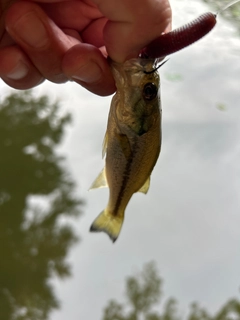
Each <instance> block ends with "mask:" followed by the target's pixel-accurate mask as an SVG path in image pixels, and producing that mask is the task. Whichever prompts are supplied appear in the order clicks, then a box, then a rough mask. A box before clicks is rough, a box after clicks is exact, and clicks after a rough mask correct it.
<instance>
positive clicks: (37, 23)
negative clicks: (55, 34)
mask: <svg viewBox="0 0 240 320" xmlns="http://www.w3.org/2000/svg"><path fill="white" fill-rule="evenodd" d="M13 28H14V31H15V32H16V33H17V34H18V36H19V37H20V38H21V39H22V40H23V41H24V42H26V43H27V44H28V45H30V46H32V47H34V48H42V47H45V46H46V45H47V44H48V34H47V31H46V29H45V26H44V24H43V22H42V21H41V19H40V18H39V17H38V16H37V14H35V12H29V13H26V14H25V15H23V16H22V17H21V18H20V19H18V21H17V22H16V23H15V25H14V26H13Z"/></svg>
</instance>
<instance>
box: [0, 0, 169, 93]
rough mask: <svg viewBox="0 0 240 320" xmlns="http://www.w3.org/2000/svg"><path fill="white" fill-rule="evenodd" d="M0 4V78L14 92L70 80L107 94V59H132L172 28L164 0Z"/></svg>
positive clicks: (109, 83) (110, 81) (109, 81)
mask: <svg viewBox="0 0 240 320" xmlns="http://www.w3.org/2000/svg"><path fill="white" fill-rule="evenodd" d="M0 3H1V8H0V10H1V11H0V13H1V19H0V36H1V38H0V77H1V78H2V79H3V80H4V81H5V82H6V83H7V84H8V85H9V86H11V87H13V88H16V89H28V88H32V87H34V86H36V85H38V84H39V83H41V82H42V81H44V80H45V79H48V80H50V81H52V82H55V83H63V82H66V81H68V80H74V81H76V82H77V83H79V84H81V85H82V86H83V87H85V88H86V89H88V90H90V91H91V92H93V93H95V94H98V95H108V94H111V93H113V92H114V91H115V84H114V80H113V77H112V73H111V70H110V66H109V61H108V59H107V57H108V56H109V57H110V58H111V59H112V60H114V61H117V62H124V61H125V60H127V59H129V58H132V57H137V56H138V54H139V52H140V50H141V49H142V48H143V47H145V46H146V45H147V44H148V43H150V42H151V41H152V40H154V39H155V38H156V37H158V36H159V35H160V34H161V33H163V32H168V31H170V29H171V9H170V5H169V2H168V0H114V1H113V0H63V1H58V2H55V1H54V0H45V1H44V0H43V1H42V2H40V1H38V2H34V1H25V0H23V1H17V2H14V3H13V4H12V3H10V2H9V0H5V1H4V2H3V1H2V2H1V0H0ZM3 21H5V23H3Z"/></svg>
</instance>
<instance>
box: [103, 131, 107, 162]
mask: <svg viewBox="0 0 240 320" xmlns="http://www.w3.org/2000/svg"><path fill="white" fill-rule="evenodd" d="M107 143H108V134H107V132H106V133H105V136H104V139H103V144H102V157H103V158H104V156H105V154H106V151H107Z"/></svg>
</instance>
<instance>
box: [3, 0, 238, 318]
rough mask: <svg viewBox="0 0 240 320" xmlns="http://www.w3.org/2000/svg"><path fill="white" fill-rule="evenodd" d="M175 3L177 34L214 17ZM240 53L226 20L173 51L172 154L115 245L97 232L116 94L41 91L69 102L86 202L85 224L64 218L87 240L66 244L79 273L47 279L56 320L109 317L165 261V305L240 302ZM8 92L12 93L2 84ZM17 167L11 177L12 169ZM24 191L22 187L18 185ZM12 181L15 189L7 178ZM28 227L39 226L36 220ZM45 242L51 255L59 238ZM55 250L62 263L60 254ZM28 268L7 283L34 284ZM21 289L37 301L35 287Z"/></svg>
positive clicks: (165, 78)
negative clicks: (131, 285)
mask: <svg viewBox="0 0 240 320" xmlns="http://www.w3.org/2000/svg"><path fill="white" fill-rule="evenodd" d="M171 3H172V9H173V28H176V27H177V26H180V25H182V24H184V23H186V22H188V21H190V20H192V19H194V18H196V17H197V16H199V15H200V14H201V13H203V12H206V11H214V9H213V7H209V4H207V3H203V2H200V1H193V0H192V1H187V0H184V1H177V0H173V1H171ZM239 57H240V37H239V32H238V28H237V26H236V25H234V24H233V23H232V22H231V21H230V20H226V19H225V18H224V17H222V16H219V17H218V23H217V26H216V27H215V29H214V30H213V31H212V32H211V33H210V34H209V35H208V36H206V37H205V38H204V39H202V40H201V41H199V42H198V43H196V44H194V45H193V46H191V47H189V48H187V49H185V50H183V51H181V52H179V53H176V54H174V55H172V56H171V57H170V60H169V61H168V62H167V63H166V64H165V65H164V66H163V67H162V68H161V69H160V76H161V97H162V109H163V144H162V151H161V155H160V157H159V160H158V163H157V165H156V167H155V168H154V171H153V173H152V177H151V186H150V190H149V192H148V194H147V195H146V196H145V195H143V194H136V195H134V196H133V198H132V199H131V201H130V203H129V205H128V207H127V210H126V216H125V221H124V225H123V229H122V231H121V234H120V237H119V239H118V240H117V242H116V243H115V244H112V242H111V241H110V240H109V238H108V237H107V236H106V235H105V234H103V233H97V234H92V233H89V226H90V225H91V223H92V221H93V220H94V219H95V217H96V216H97V215H98V214H99V213H100V211H102V210H103V208H104V207H105V206H106V203H107V199H108V190H107V189H97V190H94V191H91V192H88V189H89V186H90V185H91V183H92V181H93V180H94V179H95V177H96V176H97V174H98V173H99V172H100V170H101V169H102V167H103V165H104V161H103V160H102V159H101V146H102V139H103V137H104V133H105V129H106V122H107V116H108V111H109V105H110V101H111V97H105V98H102V97H98V96H96V95H93V94H91V93H89V92H87V91H86V90H84V89H83V88H81V87H79V86H78V85H76V84H74V83H68V84H64V85H54V84H50V83H44V84H42V85H41V86H39V87H38V88H35V89H34V90H33V93H34V95H35V96H36V97H39V96H41V95H43V94H47V95H49V96H50V98H51V100H52V101H54V100H55V99H57V100H58V101H60V102H61V106H62V109H61V110H62V111H64V112H65V111H68V112H70V113H71V114H72V115H73V122H72V123H71V124H70V125H68V126H67V130H66V134H65V136H64V139H63V142H62V143H61V145H60V146H59V147H58V153H59V154H60V155H64V156H65V157H66V160H65V161H64V165H65V167H66V170H67V171H68V172H69V173H70V175H71V179H72V180H73V181H74V182H75V184H76V188H75V193H74V194H75V195H76V197H77V198H80V199H81V200H84V202H85V203H84V205H81V211H82V215H80V216H79V218H69V219H67V218H66V217H65V218H64V217H63V218H60V221H59V224H60V225H64V224H65V223H67V224H68V225H69V226H71V228H72V230H73V231H74V233H75V234H76V235H78V236H79V238H80V240H79V241H78V242H76V243H75V245H73V246H72V245H70V244H69V246H67V247H66V248H65V249H66V252H65V254H64V255H66V260H67V262H68V263H69V265H70V267H71V276H69V277H66V278H65V279H64V280H63V279H61V278H60V277H58V276H56V275H54V274H53V275H51V274H50V275H48V277H47V279H48V282H47V283H48V284H50V285H51V286H53V290H54V291H53V292H54V296H55V297H56V298H57V299H58V300H59V305H60V308H59V309H56V310H54V312H52V313H49V314H48V316H49V318H50V319H52V320H65V319H71V320H78V319H101V316H102V310H103V308H104V306H105V305H106V303H107V301H108V300H109V299H112V298H115V299H117V300H120V301H122V300H123V294H124V279H125V277H126V276H127V275H129V274H132V273H134V272H135V271H137V270H140V269H141V268H142V265H143V264H144V263H146V262H148V261H151V260H154V261H156V263H157V266H158V268H159V271H160V274H161V277H162V278H163V279H164V285H163V291H164V299H165V298H166V297H169V296H173V297H175V298H176V299H177V300H178V301H179V309H180V311H181V312H182V313H185V312H186V310H187V309H188V305H189V304H190V302H192V301H199V302H200V303H201V305H203V306H204V307H206V308H207V309H208V310H209V311H210V312H215V311H216V310H217V309H218V308H219V307H220V306H221V305H222V304H223V303H225V302H226V301H227V299H229V298H230V297H236V298H239V286H240V277H239V270H240V251H239V246H240V229H239V226H240V195H239V190H240V165H239V160H240V143H239V141H240V59H239ZM1 90H2V91H4V92H9V90H10V89H8V88H7V86H6V85H4V84H1ZM13 91H14V90H12V91H11V92H13ZM62 111H61V112H62ZM5 165H6V168H4V167H3V168H2V170H3V171H4V170H7V166H8V162H7V161H6V162H5ZM16 166H17V159H16ZM25 169H26V170H27V168H25ZM12 183H14V184H15V186H16V188H19V190H21V181H19V180H18V177H16V181H12ZM1 184H2V185H3V187H4V182H3V181H1ZM3 189H4V188H3ZM29 193H30V194H31V193H34V192H29ZM28 201H29V202H31V201H32V202H34V201H36V202H38V203H39V205H40V204H41V203H44V202H45V201H46V199H45V198H44V197H36V199H35V200H34V197H32V200H29V199H28ZM48 202H49V199H47V203H48ZM0 211H1V206H0ZM5 214H6V213H5ZM7 214H9V215H12V218H11V220H12V221H13V223H15V224H17V223H18V218H17V217H16V221H15V222H14V219H15V218H14V216H13V215H14V212H8V213H7ZM25 219H26V221H27V219H30V218H29V217H28V216H27V215H26V217H25ZM26 221H25V223H27V222H26ZM21 223H22V222H21ZM19 227H20V226H19ZM6 228H7V226H6ZM45 241H46V247H47V242H48V241H49V238H48V237H47V236H46V240H45ZM18 245H19V248H18ZM1 248H2V249H1V250H3V255H2V254H1V256H2V257H3V258H2V259H4V255H5V253H4V250H6V247H4V244H3V245H2V247H1ZM21 248H22V244H21V242H19V243H18V242H16V243H14V246H11V245H9V246H8V250H12V252H11V254H12V255H13V254H17V253H18V254H21V255H22V257H23V259H24V252H23V251H22V249H21ZM56 248H57V246H56ZM48 250H49V249H47V250H46V251H47V254H46V259H49V263H50V261H52V259H53V258H52V257H51V254H49V251H48ZM37 254H38V253H37V252H34V253H33V255H37ZM53 256H54V254H53ZM29 263H30V262H29ZM27 266H28V264H27V262H26V266H25V267H26V269H24V272H23V273H21V272H20V271H19V269H18V265H15V266H14V267H12V268H11V269H9V272H8V273H6V275H5V274H4V277H5V278H6V277H7V278H8V279H9V282H8V281H7V282H6V283H10V282H11V281H15V282H16V283H17V282H19V280H18V278H17V277H19V278H21V279H24V277H25V279H26V280H25V283H26V282H27V281H29V280H28V277H27V272H26V270H27V268H28V267H27ZM0 268H1V263H0ZM21 270H22V269H21ZM4 272H6V269H4ZM0 273H1V270H0ZM45 279H46V277H45ZM10 280H11V281H10ZM31 281H33V282H35V281H37V279H34V278H33V279H31ZM3 287H4V286H3ZM4 290H5V291H4V292H5V293H6V292H8V293H6V294H8V295H10V294H11V288H10V286H9V288H7V287H6V284H5V287H4ZM18 292H19V294H22V295H24V294H25V295H29V298H28V299H27V300H29V301H30V300H31V299H30V296H31V290H25V291H21V290H19V291H18ZM42 296H43V297H44V295H42ZM45 298H46V300H47V299H48V298H47V295H46V296H45ZM9 299H10V298H9ZM164 299H163V300H164ZM46 304H47V302H46ZM0 306H1V303H0ZM27 307H28V306H27V305H26V308H27ZM0 309H1V308H0ZM21 312H22V314H24V312H26V309H24V308H23V309H22V311H21ZM13 319H15V318H14V317H13ZM23 319H24V318H23ZM29 319H31V317H30V318H29ZM32 319H35V318H32ZM3 320H5V319H3ZM6 320H8V319H6Z"/></svg>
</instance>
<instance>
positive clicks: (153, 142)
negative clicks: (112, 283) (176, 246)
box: [90, 58, 161, 242]
mask: <svg viewBox="0 0 240 320" xmlns="http://www.w3.org/2000/svg"><path fill="white" fill-rule="evenodd" d="M111 65H112V71H113V76H114V79H115V82H116V87H117V91H116V94H115V95H114V97H113V99H112V102H111V107H110V112H109V118H108V124H107V131H106V135H105V138H104V142H103V156H104V155H105V153H106V163H105V168H104V169H103V170H102V172H101V173H100V174H99V176H98V177H97V179H96V180H95V181H94V182H93V184H92V186H91V188H90V189H93V188H99V187H105V186H108V187H109V191H110V192H109V201H108V204H107V207H106V209H105V210H104V211H102V212H101V213H100V215H99V216H98V217H97V218H96V219H95V220H94V222H93V224H92V225H91V228H90V231H93V232H98V231H104V232H106V233H107V234H108V235H109V237H110V238H111V239H112V241H113V242H114V241H115V240H116V239H117V237H118V235H119V233H120V230H121V227H122V223H123V220H124V212H125V208H126V206H127V204H128V202H129V200H130V199H131V197H132V195H133V194H134V193H135V192H137V191H140V192H143V193H147V191H148V189H149V183H150V175H151V172H152V170H153V168H154V166H155V164H156V161H157V159H158V156H159V153H160V147H161V103H160V89H159V86H160V79H159V74H158V72H157V68H156V60H155V59H140V58H139V59H131V60H128V61H126V62H125V63H123V64H119V63H115V62H112V64H111Z"/></svg>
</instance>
